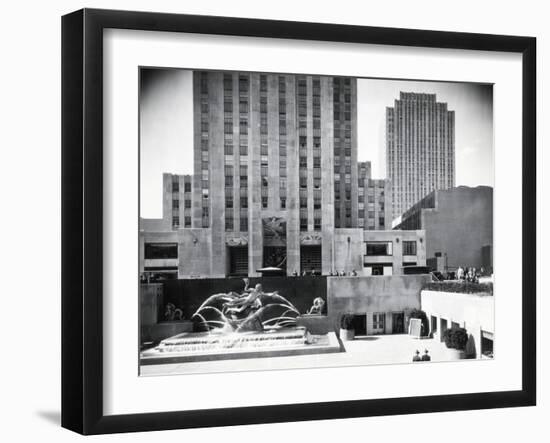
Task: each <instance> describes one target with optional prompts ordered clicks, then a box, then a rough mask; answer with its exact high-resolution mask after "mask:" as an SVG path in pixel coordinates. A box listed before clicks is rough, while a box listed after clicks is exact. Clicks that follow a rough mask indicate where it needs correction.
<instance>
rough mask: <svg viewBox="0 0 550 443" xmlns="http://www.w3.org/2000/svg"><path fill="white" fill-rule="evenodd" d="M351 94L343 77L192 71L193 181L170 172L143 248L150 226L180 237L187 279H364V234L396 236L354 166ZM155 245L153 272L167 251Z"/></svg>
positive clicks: (386, 195)
mask: <svg viewBox="0 0 550 443" xmlns="http://www.w3.org/2000/svg"><path fill="white" fill-rule="evenodd" d="M356 95H357V87H356V80H355V79H351V78H345V77H334V78H333V77H326V76H310V75H278V74H261V73H240V72H222V71H216V72H210V71H208V72H206V71H197V72H194V73H193V125H194V146H193V149H194V165H193V171H194V173H193V175H192V176H177V175H171V174H165V175H164V190H163V195H164V197H163V221H158V220H144V223H143V224H142V229H141V232H142V233H143V239H142V241H143V245H142V247H143V248H142V249H143V250H144V251H145V249H146V247H147V243H148V238H150V237H151V236H150V235H149V233H151V234H152V233H154V230H153V231H151V230H150V229H149V227H153V228H155V227H160V228H159V229H160V230H161V231H163V230H171V231H173V233H174V234H173V235H172V236H169V237H170V242H175V243H176V244H177V245H178V251H177V258H178V275H179V276H180V278H181V277H205V276H210V277H225V276H227V275H249V276H257V275H259V272H258V270H259V269H261V268H264V267H277V268H281V269H282V270H283V271H285V272H286V274H287V275H293V274H294V273H303V272H307V273H311V272H312V271H313V272H315V273H317V274H321V273H322V274H325V275H328V274H330V273H331V272H335V271H339V272H342V271H345V272H348V273H351V272H352V271H353V270H355V271H356V273H361V272H362V268H363V266H364V264H363V255H364V251H363V250H364V249H365V243H364V242H365V240H364V235H363V230H376V229H380V230H385V229H391V223H390V220H391V219H390V209H391V205H390V202H389V199H390V198H391V195H390V190H389V187H388V186H389V185H388V183H389V182H388V181H387V180H373V179H372V178H371V174H370V163H368V162H362V163H358V162H357V129H356V126H357V125H356V122H357V99H356ZM168 220H169V221H168ZM165 237H166V236H165ZM151 238H152V237H151ZM159 238H161V237H159ZM166 238H168V237H166ZM351 239H353V240H354V241H357V244H353V245H352V244H351V243H352V242H351ZM155 241H156V240H155ZM155 247H156V248H157V249H152V248H149V252H151V253H152V254H153V255H147V254H146V253H145V252H144V253H143V260H153V261H150V262H148V263H150V265H151V266H149V268H151V269H150V271H151V272H152V271H153V270H152V268H153V265H154V264H155V263H157V262H156V261H154V260H161V259H163V258H164V256H165V255H168V252H165V250H164V249H162V248H161V245H160V244H157V245H155ZM170 251H171V252H170V259H173V258H174V252H173V248H172V249H170ZM157 252H158V253H157ZM155 254H157V255H155ZM154 257H156V258H154ZM144 263H145V262H144ZM158 263H161V262H158ZM162 263H164V262H162ZM162 263H161V264H162Z"/></svg>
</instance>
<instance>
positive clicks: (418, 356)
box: [413, 349, 422, 361]
mask: <svg viewBox="0 0 550 443" xmlns="http://www.w3.org/2000/svg"><path fill="white" fill-rule="evenodd" d="M413 361H422V358H420V351H419V350H418V349H417V350H416V352H415V355H414V357H413Z"/></svg>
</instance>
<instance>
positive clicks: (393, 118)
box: [386, 92, 455, 219]
mask: <svg viewBox="0 0 550 443" xmlns="http://www.w3.org/2000/svg"><path fill="white" fill-rule="evenodd" d="M386 165H387V169H388V178H389V179H390V181H391V189H392V196H391V197H392V216H393V218H394V219H395V218H396V217H399V216H401V215H402V214H403V213H404V212H405V211H406V210H408V209H409V208H410V207H411V206H412V205H414V204H415V203H416V202H418V201H419V200H420V199H422V198H423V197H425V196H426V195H427V194H429V193H430V192H432V191H433V190H435V189H448V188H452V187H454V186H455V114H454V111H449V110H448V109H447V103H439V102H437V101H436V96H435V94H418V93H410V92H401V93H400V95H399V100H395V104H394V107H388V108H386Z"/></svg>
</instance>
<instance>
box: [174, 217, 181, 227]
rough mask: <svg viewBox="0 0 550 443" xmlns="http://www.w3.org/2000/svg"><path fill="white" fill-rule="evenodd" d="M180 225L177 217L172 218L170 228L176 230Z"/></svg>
mask: <svg viewBox="0 0 550 443" xmlns="http://www.w3.org/2000/svg"><path fill="white" fill-rule="evenodd" d="M179 225H180V218H179V217H178V216H177V215H174V216H173V217H172V226H174V227H175V228H177V227H178V226H179Z"/></svg>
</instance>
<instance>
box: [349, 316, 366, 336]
mask: <svg viewBox="0 0 550 443" xmlns="http://www.w3.org/2000/svg"><path fill="white" fill-rule="evenodd" d="M352 324H353V329H354V331H355V335H356V336H358V335H367V315H366V314H356V315H354V316H353V323H352Z"/></svg>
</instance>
